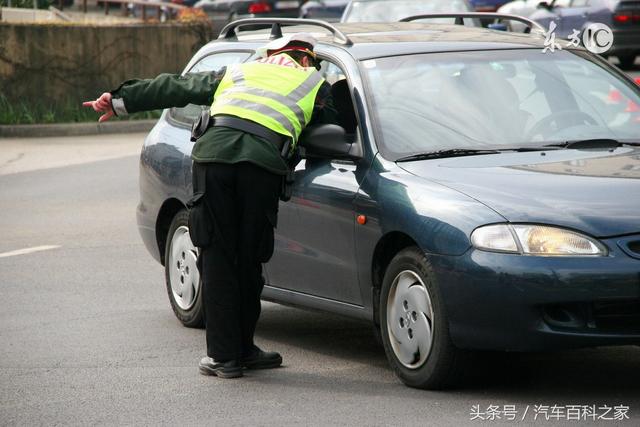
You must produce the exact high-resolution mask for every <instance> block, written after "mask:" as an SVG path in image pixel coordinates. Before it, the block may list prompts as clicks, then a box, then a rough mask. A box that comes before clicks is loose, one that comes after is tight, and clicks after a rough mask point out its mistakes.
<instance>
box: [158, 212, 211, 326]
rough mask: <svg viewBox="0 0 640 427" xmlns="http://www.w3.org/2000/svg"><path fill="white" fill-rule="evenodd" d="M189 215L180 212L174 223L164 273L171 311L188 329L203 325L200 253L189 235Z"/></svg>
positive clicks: (168, 235) (169, 237)
mask: <svg viewBox="0 0 640 427" xmlns="http://www.w3.org/2000/svg"><path fill="white" fill-rule="evenodd" d="M188 219H189V215H188V214H187V211H186V210H181V211H179V212H178V213H177V214H176V216H175V217H174V218H173V221H171V226H170V227H169V233H168V234H167V243H166V246H165V252H164V259H165V263H164V271H165V282H166V285H167V293H168V294H169V302H170V303H171V308H172V309H173V312H174V313H175V315H176V317H177V318H178V320H180V322H181V323H182V324H183V325H184V326H186V327H189V328H201V327H203V326H204V313H203V309H202V283H201V281H200V272H199V271H198V267H197V264H196V261H197V258H198V250H197V248H196V247H195V246H193V243H191V237H190V236H189V228H188Z"/></svg>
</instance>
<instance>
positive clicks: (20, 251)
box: [0, 245, 60, 258]
mask: <svg viewBox="0 0 640 427" xmlns="http://www.w3.org/2000/svg"><path fill="white" fill-rule="evenodd" d="M59 247H60V246H59V245H45V246H34V247H33V248H25V249H18V250H17V251H11V252H4V253H1V254H0V258H6V257H10V256H17V255H27V254H30V253H33V252H40V251H48V250H50V249H57V248H59Z"/></svg>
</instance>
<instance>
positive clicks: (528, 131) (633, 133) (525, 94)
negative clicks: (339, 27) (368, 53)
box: [363, 49, 640, 158]
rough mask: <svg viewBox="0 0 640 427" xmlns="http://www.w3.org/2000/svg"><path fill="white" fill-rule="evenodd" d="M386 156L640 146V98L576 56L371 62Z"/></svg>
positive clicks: (521, 53) (456, 55)
mask: <svg viewBox="0 0 640 427" xmlns="http://www.w3.org/2000/svg"><path fill="white" fill-rule="evenodd" d="M363 68H364V70H365V71H366V73H365V74H366V75H367V77H368V81H369V88H370V89H369V93H370V95H371V96H372V98H373V99H372V101H373V102H372V104H373V107H374V108H373V109H374V113H375V115H376V116H377V124H378V128H379V129H380V133H381V136H382V139H383V141H382V144H383V147H382V149H383V153H384V154H385V155H388V156H389V157H392V158H394V157H396V158H397V157H400V156H403V155H409V154H414V153H419V152H425V151H433V150H440V149H449V148H486V147H492V146H495V147H506V146H509V147H512V146H531V145H543V144H548V143H555V142H563V141H569V140H581V139H592V138H612V139H617V140H633V139H635V140H637V139H638V138H639V136H640V95H639V92H640V90H639V89H638V87H637V86H635V85H633V84H632V83H631V82H628V81H626V80H622V78H621V77H619V76H618V75H617V74H613V73H612V72H611V71H609V68H608V67H607V66H605V65H601V64H599V63H595V62H593V61H592V60H591V59H589V57H588V56H585V57H584V58H583V57H582V56H578V55H577V54H575V53H572V52H569V51H564V50H563V51H559V52H558V51H556V53H554V54H546V55H545V54H542V53H541V51H540V50H538V49H527V50H512V51H491V52H453V53H437V54H424V55H411V56H408V55H407V56H398V57H389V58H381V59H376V60H368V61H364V62H363Z"/></svg>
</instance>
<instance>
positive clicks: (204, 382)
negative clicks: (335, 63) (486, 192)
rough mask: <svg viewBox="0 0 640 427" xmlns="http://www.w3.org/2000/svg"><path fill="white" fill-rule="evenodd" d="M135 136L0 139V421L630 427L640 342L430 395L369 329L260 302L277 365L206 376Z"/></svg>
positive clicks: (499, 363) (200, 336)
mask: <svg viewBox="0 0 640 427" xmlns="http://www.w3.org/2000/svg"><path fill="white" fill-rule="evenodd" d="M142 139H143V135H140V134H133V135H124V136H112V137H100V138H98V137H76V138H68V139H61V138H56V139H33V140H19V141H17V140H0V146H1V147H2V149H1V150H0V153H2V154H1V155H0V208H1V212H2V213H1V216H0V219H1V220H0V235H1V236H2V238H1V239H0V279H1V280H0V302H1V303H2V310H1V311H0V424H1V425H59V424H62V425H67V424H71V425H94V424H108V425H167V424H172V425H225V426H226V425H250V424H253V425H394V426H404V425H407V426H409V425H411V426H415V425H437V426H460V425H474V424H480V422H479V421H473V422H472V421H471V411H472V407H473V405H479V407H480V409H481V412H484V411H486V409H487V408H488V407H489V406H490V405H496V406H498V407H499V408H503V407H504V405H516V408H515V409H516V411H517V412H518V415H517V416H518V418H520V417H521V416H522V415H523V413H524V412H525V409H526V408H527V407H528V409H526V410H527V411H528V412H527V415H526V416H525V421H524V422H519V424H521V425H554V424H558V423H557V422H553V421H545V418H544V416H543V415H540V416H539V417H538V419H537V420H535V421H534V419H533V418H534V405H541V404H542V405H550V406H551V405H559V406H564V405H571V404H578V405H596V406H597V410H598V413H599V414H600V415H603V414H604V410H602V411H600V409H599V408H601V407H603V406H604V405H608V406H616V405H624V406H627V407H629V410H628V415H629V416H630V417H631V420H626V421H624V422H621V421H602V420H601V421H599V422H598V424H601V425H619V424H621V423H623V424H626V425H638V420H640V347H615V348H600V349H586V350H577V351H567V352H560V353H553V354H529V355H501V354H485V355H483V356H482V357H481V358H480V359H479V361H478V363H477V366H476V368H475V376H474V378H473V379H470V380H469V381H468V384H467V385H466V386H464V387H463V388H461V389H458V390H453V391H447V392H429V391H421V390H413V389H409V388H407V387H404V386H403V385H402V384H401V383H400V382H399V381H398V380H397V379H396V378H395V377H394V375H393V373H392V372H391V370H390V369H389V368H388V366H387V363H386V360H385V356H384V352H383V349H382V348H381V347H380V346H379V345H378V344H376V343H375V341H374V339H373V338H372V335H371V332H370V326H369V325H368V324H367V323H364V322H360V321H354V320H350V319H345V318H341V317H338V316H334V315H329V314H323V313H314V312H307V311H302V310H298V309H293V308H287V307H282V306H279V305H274V304H266V303H265V304H264V310H263V315H262V319H261V321H260V324H259V328H258V333H257V341H258V344H259V345H261V346H262V347H264V348H266V349H275V350H278V351H280V352H281V353H282V354H283V357H284V361H285V362H284V366H283V367H282V368H280V369H276V370H270V371H258V372H249V373H247V375H246V376H245V377H244V378H242V379H239V380H221V379H218V378H215V377H204V376H201V375H200V374H199V373H198V369H197V363H198V360H199V359H200V357H201V356H203V355H204V332H203V331H202V330H197V329H186V328H184V327H182V326H181V325H180V324H179V323H178V321H177V320H176V319H175V318H174V316H173V313H172V312H171V309H170V307H169V304H168V299H167V295H166V290H165V287H164V280H163V269H162V267H161V266H160V265H158V264H157V263H156V262H155V261H154V260H152V258H151V257H150V256H149V254H148V253H147V252H146V250H145V248H144V247H143V245H142V243H141V241H140V238H139V236H138V232H137V229H136V224H135V206H136V203H137V200H138V190H137V173H138V159H137V156H136V155H135V153H136V152H138V151H139V147H140V145H141V143H142ZM42 150H45V152H46V153H47V154H46V155H42ZM47 246H49V247H50V248H48V249H46V247H47ZM34 247H36V248H37V247H41V248H40V249H42V250H39V251H36V252H31V253H15V252H13V251H16V250H19V249H25V248H34ZM43 247H44V248H43ZM480 303H481V302H480ZM505 321H508V319H505ZM611 415H612V413H609V414H608V415H604V416H611ZM501 421H502V422H504V420H501ZM495 422H496V423H497V422H498V421H495ZM487 423H489V424H491V423H493V422H487Z"/></svg>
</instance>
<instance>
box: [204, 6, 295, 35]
mask: <svg viewBox="0 0 640 427" xmlns="http://www.w3.org/2000/svg"><path fill="white" fill-rule="evenodd" d="M305 1H306V0H240V1H238V0H200V1H198V2H197V3H196V4H195V5H194V7H199V8H201V9H203V10H204V11H205V12H206V13H207V15H209V17H210V18H211V21H212V22H213V24H214V26H217V27H220V28H221V27H222V26H223V25H225V24H227V23H229V22H231V21H235V20H237V19H243V18H267V17H281V18H297V17H298V16H299V15H300V6H301V5H302V4H303V3H304V2H305Z"/></svg>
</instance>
